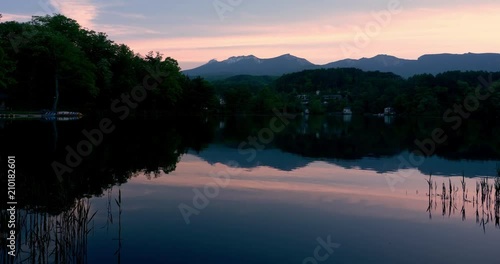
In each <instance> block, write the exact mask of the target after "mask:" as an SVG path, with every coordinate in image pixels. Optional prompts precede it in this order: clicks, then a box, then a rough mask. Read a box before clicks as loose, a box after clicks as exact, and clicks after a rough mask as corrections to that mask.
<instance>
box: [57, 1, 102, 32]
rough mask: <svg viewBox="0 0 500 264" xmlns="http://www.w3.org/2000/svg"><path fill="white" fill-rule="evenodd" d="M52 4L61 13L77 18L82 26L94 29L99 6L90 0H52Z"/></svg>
mask: <svg viewBox="0 0 500 264" xmlns="http://www.w3.org/2000/svg"><path fill="white" fill-rule="evenodd" d="M50 4H51V5H52V6H53V7H54V8H56V9H57V10H58V12H60V13H61V14H63V15H65V16H67V17H69V18H71V19H74V20H76V21H77V22H78V23H79V24H80V25H81V26H82V27H84V28H89V29H94V28H95V25H94V23H93V20H94V19H95V18H96V17H97V14H98V9H97V6H96V5H94V4H93V3H91V1H90V0H64V1H63V0H50Z"/></svg>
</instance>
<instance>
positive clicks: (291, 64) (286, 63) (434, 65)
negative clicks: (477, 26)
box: [184, 53, 500, 78]
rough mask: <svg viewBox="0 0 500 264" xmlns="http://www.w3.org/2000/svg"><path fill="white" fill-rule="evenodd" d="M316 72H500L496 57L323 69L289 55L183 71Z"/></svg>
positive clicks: (375, 61)
mask: <svg viewBox="0 0 500 264" xmlns="http://www.w3.org/2000/svg"><path fill="white" fill-rule="evenodd" d="M320 68H358V69H361V70H364V71H381V72H392V73H395V74H397V75H400V76H402V77H405V78H407V77H411V76H413V75H415V74H424V73H428V74H434V75H435V74H439V73H442V72H447V71H488V72H494V71H500V54H498V53H479V54H476V53H466V54H449V53H443V54H426V55H423V56H421V57H419V58H418V59H417V60H410V59H401V58H397V57H394V56H391V55H385V54H381V55H377V56H375V57H372V58H361V59H344V60H339V61H335V62H331V63H328V64H325V65H316V64H313V63H311V62H309V61H308V60H306V59H304V58H299V57H296V56H293V55H291V54H285V55H281V56H279V57H276V58H270V59H260V58H258V57H256V56H254V55H248V56H237V57H231V58H229V59H227V60H224V61H217V60H211V61H210V62H208V63H207V64H205V65H202V66H200V67H198V68H195V69H191V70H186V71H184V73H185V74H187V75H189V76H202V77H206V78H214V77H221V78H222V77H224V78H227V77H231V76H235V75H269V76H281V75H283V74H287V73H293V72H299V71H303V70H312V69H320Z"/></svg>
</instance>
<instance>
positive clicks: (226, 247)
mask: <svg viewBox="0 0 500 264" xmlns="http://www.w3.org/2000/svg"><path fill="white" fill-rule="evenodd" d="M102 120H103V119H102V118H94V119H90V118H86V119H83V120H79V121H69V122H54V121H12V120H0V146H1V147H0V159H1V163H2V166H4V169H2V170H1V175H2V177H1V181H2V183H1V184H2V189H4V190H6V189H7V185H8V182H7V178H8V177H7V175H6V174H7V165H6V164H7V162H8V156H15V164H16V201H17V205H16V206H17V207H16V212H15V214H16V215H15V219H16V227H15V229H14V231H15V234H16V235H15V236H16V238H15V246H16V257H12V256H10V255H9V254H8V252H9V249H8V248H7V245H8V243H9V240H7V239H6V238H7V237H8V232H10V229H9V228H8V225H7V222H8V219H9V217H10V215H9V214H10V212H9V211H7V210H2V212H1V219H2V222H1V223H2V225H1V231H2V233H3V234H4V235H3V236H2V245H1V246H2V248H1V249H0V250H1V256H0V257H1V258H2V260H1V261H0V262H3V263H21V262H22V261H24V262H23V263H55V262H56V263H57V262H60V263H298V264H299V263H498V261H500V260H499V259H500V256H499V253H498V245H499V244H500V225H499V219H500V212H499V211H500V210H499V207H500V180H499V179H498V177H497V176H498V174H499V172H498V170H500V137H499V136H498V135H499V134H500V126H499V125H496V124H495V123H496V122H491V121H490V122H487V121H484V120H482V121H481V120H466V121H465V120H464V122H463V123H462V124H461V126H460V127H459V128H458V129H454V128H453V127H451V124H447V123H444V122H442V121H441V120H440V119H432V118H412V119H407V118H394V117H362V116H295V117H292V116H287V115H276V116H261V117H248V116H247V117H244V116H241V117H212V118H207V117H185V118H163V119H158V118H156V119H141V120H125V121H115V120H112V119H111V120H106V121H110V122H106V121H105V122H104V126H103V123H102V122H103V121H102ZM102 128H104V129H102ZM436 131H438V132H440V133H438V134H439V135H436ZM436 139H437V140H436ZM54 168H56V169H54ZM2 197H3V198H2V208H6V206H7V205H6V204H7V200H5V199H6V196H5V195H2Z"/></svg>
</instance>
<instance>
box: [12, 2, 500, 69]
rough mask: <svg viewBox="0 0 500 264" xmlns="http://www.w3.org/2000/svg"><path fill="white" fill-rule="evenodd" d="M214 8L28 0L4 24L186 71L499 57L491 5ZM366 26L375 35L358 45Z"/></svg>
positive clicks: (498, 7)
mask: <svg viewBox="0 0 500 264" xmlns="http://www.w3.org/2000/svg"><path fill="white" fill-rule="evenodd" d="M216 1H219V3H220V2H222V3H226V4H228V3H230V2H228V0H199V1H196V2H194V1H173V0H167V1H161V0H151V1H148V4H147V5H146V4H144V3H143V2H140V1H132V0H131V1H121V2H108V1H104V0H70V1H62V0H50V1H48V2H45V1H35V0H32V1H30V2H29V3H26V4H24V5H21V4H20V3H18V2H13V3H11V4H9V6H8V7H6V8H5V10H4V11H2V14H3V15H4V17H3V18H2V20H3V21H5V20H27V19H29V18H30V17H31V15H43V14H52V13H62V14H64V15H67V16H69V17H71V18H73V19H76V20H77V21H78V22H79V23H80V24H81V25H82V26H84V27H87V28H90V29H93V30H96V31H103V32H106V33H107V34H108V35H109V36H110V38H111V39H113V40H115V41H116V42H118V43H125V44H127V45H129V46H130V47H131V48H132V49H134V51H135V52H139V53H142V54H145V53H147V52H148V51H150V50H153V51H160V52H161V53H163V54H164V55H165V56H170V57H173V58H174V59H176V60H178V61H179V63H180V66H181V67H182V68H183V69H189V68H193V67H196V66H199V65H201V64H204V63H206V62H208V61H209V60H211V59H218V60H224V59H227V58H228V57H231V56H240V55H250V54H252V55H255V56H257V57H260V58H270V57H276V56H279V55H282V54H287V53H291V54H293V55H295V56H299V57H303V58H306V59H308V60H309V61H311V62H313V63H316V64H325V63H328V62H332V61H336V60H340V59H345V58H361V57H373V56H375V55H378V54H389V55H394V56H397V57H401V58H407V59H416V58H418V57H419V56H421V55H423V54H432V53H467V52H473V53H482V52H498V47H500V37H499V36H498V30H497V29H498V26H497V25H498V24H499V22H500V12H499V11H500V2H498V1H496V0H477V1H474V2H471V1H465V0H454V1H451V0H443V1H437V2H436V1H431V0H420V1H412V0H370V1H368V0H351V1H348V2H346V1H335V0H330V1H327V0H325V1H302V0H275V1H273V2H272V4H270V2H269V1H264V0H253V1H249V0H242V1H241V2H240V4H235V5H233V6H230V5H227V6H226V7H228V8H229V9H226V11H225V12H221V11H220V10H219V11H217V9H216V7H214V3H216ZM236 2H237V1H236ZM236 2H233V3H236ZM391 5H392V6H394V8H392V9H391V8H389V6H391ZM219 8H220V7H219ZM380 12H385V13H386V14H390V17H386V18H387V20H386V21H387V23H384V22H382V23H381V22H380V21H378V20H377V19H376V18H375V17H374V16H373V14H374V13H380ZM367 25H368V27H369V28H370V29H371V30H372V33H370V34H368V37H365V38H364V41H363V42H360V43H357V44H356V42H355V38H356V37H358V38H359V36H361V35H360V33H361V32H363V34H365V33H366V26H367ZM368 33H369V32H368ZM342 47H344V48H342ZM345 47H350V48H351V52H346V51H345V50H346V49H345Z"/></svg>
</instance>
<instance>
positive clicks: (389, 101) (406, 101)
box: [213, 68, 500, 117]
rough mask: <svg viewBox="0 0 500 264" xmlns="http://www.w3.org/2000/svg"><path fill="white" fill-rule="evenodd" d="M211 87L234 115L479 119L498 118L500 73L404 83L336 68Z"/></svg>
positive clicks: (236, 80)
mask: <svg viewBox="0 0 500 264" xmlns="http://www.w3.org/2000/svg"><path fill="white" fill-rule="evenodd" d="M213 84H214V85H215V87H216V91H217V93H218V94H221V96H222V98H223V99H224V100H225V103H226V105H225V108H226V109H230V112H234V111H240V112H255V111H257V112H267V113H270V109H272V108H287V110H288V111H290V112H303V111H305V110H306V109H307V110H308V111H309V112H310V113H312V114H324V113H332V112H342V110H343V109H344V108H346V107H349V108H351V109H352V111H353V112H354V113H357V114H366V113H371V114H377V113H382V112H384V108H386V107H392V108H393V109H394V110H395V111H396V112H397V113H398V114H403V115H417V116H421V115H424V116H442V115H443V114H444V113H446V112H447V111H448V110H449V109H452V110H453V111H455V107H461V108H464V109H465V108H466V106H467V108H468V109H469V110H471V109H472V110H473V111H469V112H472V114H473V115H475V116H483V117H484V116H488V117H490V116H494V117H498V116H500V72H494V73H489V72H482V71H468V72H460V71H449V72H445V73H441V74H437V75H431V74H418V75H414V76H412V77H410V78H408V79H404V78H403V77H401V76H398V75H396V74H393V73H384V72H378V71H375V72H365V71H362V70H359V69H355V68H333V69H317V70H306V71H302V72H297V73H291V74H285V75H283V76H281V77H279V78H276V79H269V78H265V77H264V76H256V77H251V76H235V77H231V78H228V79H226V80H219V81H213ZM256 84H257V85H256ZM464 111H466V110H464Z"/></svg>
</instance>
